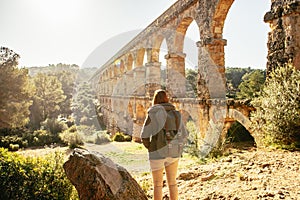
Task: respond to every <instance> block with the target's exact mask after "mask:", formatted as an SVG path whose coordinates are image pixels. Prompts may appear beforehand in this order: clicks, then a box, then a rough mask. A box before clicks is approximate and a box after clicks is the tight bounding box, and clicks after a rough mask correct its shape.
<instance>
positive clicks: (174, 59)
mask: <svg viewBox="0 0 300 200" xmlns="http://www.w3.org/2000/svg"><path fill="white" fill-rule="evenodd" d="M185 57H186V54H184V53H169V54H167V55H166V56H165V59H166V60H167V81H166V88H167V91H168V93H170V94H171V95H172V97H175V98H183V97H185V94H186V79H185Z"/></svg>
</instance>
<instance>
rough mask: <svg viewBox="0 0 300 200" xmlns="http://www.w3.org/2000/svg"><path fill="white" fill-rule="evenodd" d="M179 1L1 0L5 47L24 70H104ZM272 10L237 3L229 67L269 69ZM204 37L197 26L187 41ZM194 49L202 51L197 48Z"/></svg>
mask: <svg viewBox="0 0 300 200" xmlns="http://www.w3.org/2000/svg"><path fill="white" fill-rule="evenodd" d="M175 2H176V1H175V0H0V27H1V28H0V46H5V47H8V48H10V49H12V50H13V51H15V52H16V53H18V54H19V55H20V56H21V58H20V61H19V65H20V66H21V67H33V66H48V65H49V64H57V63H65V64H77V65H79V66H81V67H100V66H101V65H103V64H104V63H105V62H106V61H107V60H108V59H109V58H110V57H111V56H113V55H114V54H115V53H116V52H117V51H118V50H119V49H120V48H122V47H123V46H124V45H125V44H126V43H127V42H129V41H130V40H131V39H132V38H133V37H134V36H135V35H136V34H138V33H139V32H140V31H142V30H143V29H144V28H145V27H147V26H148V25H149V24H150V23H151V22H152V21H154V20H155V19H156V18H157V17H159V16H160V15H161V14H162V13H163V12H164V11H165V10H167V9H168V8H169V7H170V6H171V5H172V4H173V3H175ZM270 8H271V5H270V0H235V1H234V3H233V5H232V7H231V9H230V11H229V13H228V15H227V19H226V21H225V26H224V32H223V38H224V39H226V40H227V46H226V47H225V63H226V64H225V66H226V67H252V68H261V69H265V68H266V61H267V60H266V56H267V34H268V32H269V30H270V29H269V25H268V24H266V23H264V22H263V16H264V14H265V13H266V12H267V11H269V10H270ZM198 37H199V36H198V34H197V31H196V26H195V23H192V24H191V26H190V27H189V28H188V31H187V38H189V39H190V40H191V41H192V42H194V43H195V42H197V41H199V39H198ZM190 50H191V51H195V52H196V51H197V49H196V47H195V46H193V47H192V48H190ZM195 55H196V54H195ZM195 55H192V53H191V55H190V57H195ZM194 59H196V58H194ZM190 60H192V61H191V65H193V64H194V63H197V62H196V61H193V58H190Z"/></svg>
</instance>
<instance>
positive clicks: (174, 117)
mask: <svg viewBox="0 0 300 200" xmlns="http://www.w3.org/2000/svg"><path fill="white" fill-rule="evenodd" d="M180 123H181V114H180V112H179V111H177V110H170V111H167V119H166V122H165V125H164V127H163V128H162V130H161V131H159V133H158V134H156V135H155V136H153V138H152V141H151V143H154V144H153V145H151V146H155V147H154V149H155V151H157V153H158V155H159V157H161V158H165V157H173V158H178V157H180V156H181V155H182V152H183V147H184V140H185V133H182V131H181V129H180V128H181V127H180ZM154 149H153V150H154Z"/></svg>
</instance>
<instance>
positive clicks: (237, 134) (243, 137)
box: [226, 121, 256, 149]
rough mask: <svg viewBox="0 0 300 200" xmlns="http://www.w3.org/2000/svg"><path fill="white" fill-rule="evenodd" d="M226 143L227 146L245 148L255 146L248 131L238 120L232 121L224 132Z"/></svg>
mask: <svg viewBox="0 0 300 200" xmlns="http://www.w3.org/2000/svg"><path fill="white" fill-rule="evenodd" d="M226 143H227V144H228V145H229V147H233V148H239V149H247V148H249V147H255V146H256V143H255V140H254V138H253V136H252V135H251V134H250V133H249V131H248V130H247V129H246V128H245V127H244V126H243V125H242V124H241V123H239V122H238V121H234V122H233V123H232V124H231V126H230V128H229V129H228V131H227V134H226Z"/></svg>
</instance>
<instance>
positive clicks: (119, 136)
mask: <svg viewBox="0 0 300 200" xmlns="http://www.w3.org/2000/svg"><path fill="white" fill-rule="evenodd" d="M112 140H113V141H115V142H130V141H131V140H132V137H131V136H130V135H125V134H124V133H122V132H117V133H116V134H115V135H114V136H113V138H112Z"/></svg>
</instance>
